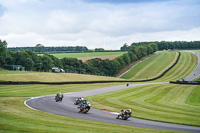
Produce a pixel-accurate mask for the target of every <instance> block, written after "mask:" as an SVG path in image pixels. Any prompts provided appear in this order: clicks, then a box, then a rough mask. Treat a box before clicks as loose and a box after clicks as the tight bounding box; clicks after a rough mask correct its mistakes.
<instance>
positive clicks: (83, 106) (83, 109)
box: [78, 100, 91, 113]
mask: <svg viewBox="0 0 200 133" xmlns="http://www.w3.org/2000/svg"><path fill="white" fill-rule="evenodd" d="M90 107H91V104H90V103H89V102H88V100H83V101H82V102H81V103H80V104H79V106H78V108H79V109H80V110H79V113H87V112H89V110H90Z"/></svg>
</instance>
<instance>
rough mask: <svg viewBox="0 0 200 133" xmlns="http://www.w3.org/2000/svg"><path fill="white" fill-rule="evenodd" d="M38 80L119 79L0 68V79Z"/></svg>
mask: <svg viewBox="0 0 200 133" xmlns="http://www.w3.org/2000/svg"><path fill="white" fill-rule="evenodd" d="M10 80H12V81H40V82H69V81H99V80H100V81H108V80H121V79H119V78H114V77H105V76H95V75H87V74H76V73H49V72H23V71H22V72H21V71H8V70H3V69H1V70H0V81H10Z"/></svg>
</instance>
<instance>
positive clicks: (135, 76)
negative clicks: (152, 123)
mask: <svg viewBox="0 0 200 133" xmlns="http://www.w3.org/2000/svg"><path fill="white" fill-rule="evenodd" d="M177 56H178V53H177V52H159V54H158V55H156V56H153V57H151V58H150V59H148V60H146V61H143V62H142V63H140V64H138V65H136V66H135V67H134V68H133V69H131V70H130V71H129V72H128V73H126V74H124V75H123V76H122V77H121V78H123V79H130V80H141V79H146V77H148V79H151V78H154V77H157V76H159V75H160V74H161V73H162V72H164V71H165V70H166V69H167V68H169V67H170V66H171V65H172V64H173V63H174V62H175V61H176V58H177Z"/></svg>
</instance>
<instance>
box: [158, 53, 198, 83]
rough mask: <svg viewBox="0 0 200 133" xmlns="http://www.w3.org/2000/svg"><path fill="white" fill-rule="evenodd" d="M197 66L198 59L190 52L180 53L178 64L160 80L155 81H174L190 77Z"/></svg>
mask: <svg viewBox="0 0 200 133" xmlns="http://www.w3.org/2000/svg"><path fill="white" fill-rule="evenodd" d="M197 65H198V58H197V56H196V55H195V54H192V53H190V52H184V51H182V52H181V57H180V60H179V62H178V63H177V64H176V65H175V66H174V67H173V68H172V69H171V70H170V71H169V72H167V73H166V74H165V75H164V76H163V77H162V78H160V79H158V80H156V81H176V80H179V79H181V78H184V77H187V76H188V75H190V74H191V73H192V72H193V71H194V70H195V69H196V67H197Z"/></svg>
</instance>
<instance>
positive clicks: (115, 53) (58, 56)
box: [38, 52, 127, 59]
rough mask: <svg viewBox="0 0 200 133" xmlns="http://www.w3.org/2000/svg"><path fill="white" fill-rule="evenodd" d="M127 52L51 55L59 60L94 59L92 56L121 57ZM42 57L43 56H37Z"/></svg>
mask: <svg viewBox="0 0 200 133" xmlns="http://www.w3.org/2000/svg"><path fill="white" fill-rule="evenodd" d="M125 53H127V52H90V53H57V54H51V55H53V56H55V57H57V58H59V59H62V58H64V57H70V58H81V57H94V56H109V55H123V54H125ZM38 55H43V54H38Z"/></svg>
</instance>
